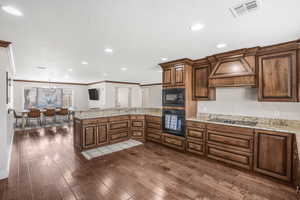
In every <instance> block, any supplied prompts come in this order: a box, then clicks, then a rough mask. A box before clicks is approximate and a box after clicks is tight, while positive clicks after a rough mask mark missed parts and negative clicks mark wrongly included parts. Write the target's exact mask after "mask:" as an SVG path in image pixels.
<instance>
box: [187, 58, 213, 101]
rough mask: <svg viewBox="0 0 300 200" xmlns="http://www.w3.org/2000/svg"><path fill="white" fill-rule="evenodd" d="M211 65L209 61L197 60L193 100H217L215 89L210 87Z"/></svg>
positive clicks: (194, 70)
mask: <svg viewBox="0 0 300 200" xmlns="http://www.w3.org/2000/svg"><path fill="white" fill-rule="evenodd" d="M210 72H211V65H210V63H209V62H208V60H207V59H199V60H195V61H194V64H193V73H192V74H193V76H192V79H193V85H192V87H193V100H200V101H201V100H206V101H207V100H215V99H216V90H215V88H209V87H208V76H209V74H210Z"/></svg>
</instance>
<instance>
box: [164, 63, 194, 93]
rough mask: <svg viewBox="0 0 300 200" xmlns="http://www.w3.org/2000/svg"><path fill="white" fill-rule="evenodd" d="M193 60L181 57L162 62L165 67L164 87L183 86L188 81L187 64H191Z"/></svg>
mask: <svg viewBox="0 0 300 200" xmlns="http://www.w3.org/2000/svg"><path fill="white" fill-rule="evenodd" d="M191 63H192V60H190V59H180V60H176V61H172V62H167V63H162V64H160V65H161V67H162V68H163V78H162V79H163V81H162V82H163V87H183V86H185V82H186V70H185V67H186V65H191Z"/></svg>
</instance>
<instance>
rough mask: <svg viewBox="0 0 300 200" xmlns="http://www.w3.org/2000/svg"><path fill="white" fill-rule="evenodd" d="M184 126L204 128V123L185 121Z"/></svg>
mask: <svg viewBox="0 0 300 200" xmlns="http://www.w3.org/2000/svg"><path fill="white" fill-rule="evenodd" d="M186 126H189V127H192V128H201V129H205V124H204V123H201V122H194V121H187V122H186Z"/></svg>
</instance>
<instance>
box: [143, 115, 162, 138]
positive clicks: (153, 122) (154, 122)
mask: <svg viewBox="0 0 300 200" xmlns="http://www.w3.org/2000/svg"><path fill="white" fill-rule="evenodd" d="M146 139H147V140H150V141H153V142H158V143H162V132H161V117H155V116H146Z"/></svg>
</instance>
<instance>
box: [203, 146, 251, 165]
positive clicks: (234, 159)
mask: <svg viewBox="0 0 300 200" xmlns="http://www.w3.org/2000/svg"><path fill="white" fill-rule="evenodd" d="M206 154H207V157H208V158H211V159H214V160H218V161H222V162H225V163H227V164H231V165H234V166H237V167H241V168H245V169H252V161H253V156H252V154H250V153H247V152H241V151H236V150H233V149H228V148H224V147H221V146H217V145H213V144H207V145H206Z"/></svg>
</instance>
